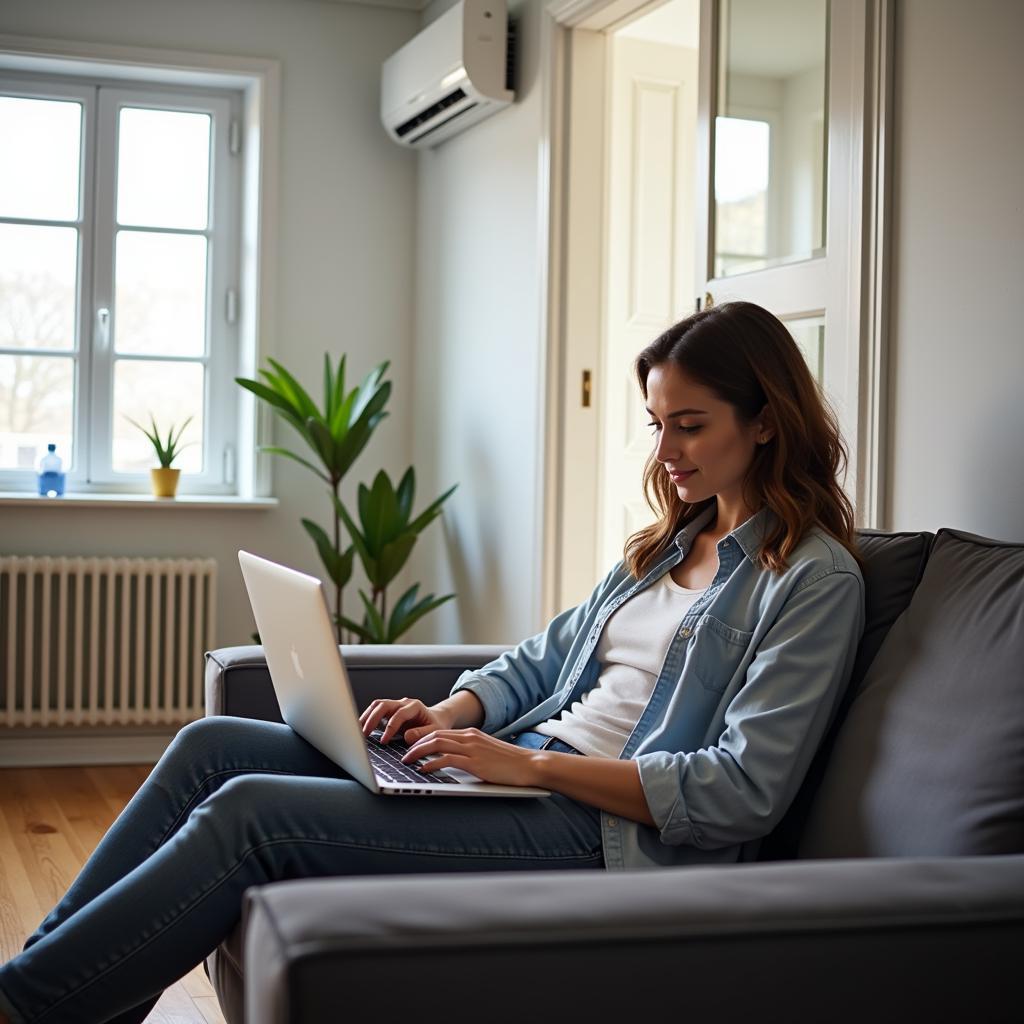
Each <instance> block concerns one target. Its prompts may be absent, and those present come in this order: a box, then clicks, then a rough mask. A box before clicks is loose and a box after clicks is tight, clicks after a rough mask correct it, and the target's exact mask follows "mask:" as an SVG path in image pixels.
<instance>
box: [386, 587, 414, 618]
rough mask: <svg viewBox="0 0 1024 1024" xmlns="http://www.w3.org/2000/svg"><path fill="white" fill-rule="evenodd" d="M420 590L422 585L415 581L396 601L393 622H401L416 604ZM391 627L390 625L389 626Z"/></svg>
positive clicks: (392, 615)
mask: <svg viewBox="0 0 1024 1024" xmlns="http://www.w3.org/2000/svg"><path fill="white" fill-rule="evenodd" d="M419 592H420V585H419V584H418V583H414V584H413V585H412V586H411V587H410V588H409V589H408V590H407V591H406V592H405V593H404V594H403V595H402V596H401V597H400V598H399V599H398V600H397V601H396V602H395V607H394V608H392V609H391V622H401V621H402V619H404V618H405V616H406V615H408V614H409V611H410V610H411V609H412V607H413V605H415V604H416V595H417V594H418V593H419ZM388 628H389V629H390V626H389V627H388Z"/></svg>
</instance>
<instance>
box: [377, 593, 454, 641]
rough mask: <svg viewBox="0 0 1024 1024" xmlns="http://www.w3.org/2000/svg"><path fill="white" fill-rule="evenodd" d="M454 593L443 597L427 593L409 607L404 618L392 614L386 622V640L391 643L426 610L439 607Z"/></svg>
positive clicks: (417, 620) (425, 612)
mask: <svg viewBox="0 0 1024 1024" xmlns="http://www.w3.org/2000/svg"><path fill="white" fill-rule="evenodd" d="M453 597H455V595H454V594H445V595H444V597H434V595H433V594H427V596H426V597H425V598H423V600H422V601H420V602H419V604H416V605H414V606H413V607H412V609H410V610H409V611H408V612H407V613H406V615H405V617H404V618H402V619H400V620H397V619H396V618H395V616H394V614H392V616H391V620H390V622H389V623H388V631H387V638H388V639H387V642H388V643H389V644H393V643H394V642H395V641H396V640H397V639H398V638H399V637H400V636H401V635H402V634H403V633H404V632H405V631H406V630H408V629H411V628H412V627H413V626H414V625H415V624H416V623H417V622H419V620H420V619H422V618H423V616H424V615H426V614H427V612H432V611H433V610H434V609H435V608H440V607H441V605H443V604H444V603H445V602H446V601H450V600H451V599H452V598H453Z"/></svg>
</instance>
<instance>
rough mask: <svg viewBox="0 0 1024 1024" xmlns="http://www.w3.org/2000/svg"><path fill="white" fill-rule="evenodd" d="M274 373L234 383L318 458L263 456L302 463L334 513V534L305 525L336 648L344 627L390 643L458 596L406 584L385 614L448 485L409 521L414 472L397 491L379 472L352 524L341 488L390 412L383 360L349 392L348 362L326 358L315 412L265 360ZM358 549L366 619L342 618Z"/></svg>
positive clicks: (362, 494) (288, 377) (275, 449)
mask: <svg viewBox="0 0 1024 1024" xmlns="http://www.w3.org/2000/svg"><path fill="white" fill-rule="evenodd" d="M268 362H269V363H270V366H271V368H272V369H270V370H262V369H261V370H260V371H259V372H260V374H261V376H262V377H263V380H262V381H260V380H249V379H247V378H244V377H236V378H235V381H236V383H238V384H239V385H240V386H241V387H243V388H245V389H246V390H247V391H251V392H252V393H253V394H254V395H256V397H257V398H259V399H260V400H261V401H264V402H266V403H267V404H268V405H269V406H270V407H271V408H272V409H273V410H274V412H275V413H276V414H277V415H278V416H280V417H281V419H283V420H284V421H285V422H286V423H288V424H289V425H290V426H292V427H293V428H294V429H295V431H296V432H297V433H298V434H299V436H300V437H301V438H302V439H303V441H305V443H306V444H307V445H308V446H309V448H310V449H311V450H312V452H313V453H314V455H315V461H310V460H309V459H308V458H303V457H302V456H301V455H298V454H297V453H295V452H293V451H291V450H289V449H288V448H283V447H279V446H276V445H267V446H261V448H260V451H264V452H268V453H270V454H272V455H280V456H284V457H286V458H289V459H292V460H293V461H295V462H298V463H299V464H300V465H303V466H305V467H306V468H307V469H308V470H310V471H311V472H312V473H314V474H315V475H316V476H317V477H319V479H320V480H322V481H323V482H324V483H325V484H326V485H327V489H328V495H329V497H330V501H331V511H332V513H333V516H332V518H333V523H332V526H333V530H332V534H333V536H328V533H327V531H326V530H324V529H323V527H321V526H320V525H319V524H318V523H315V522H313V520H311V519H303V520H302V525H303V527H304V529H305V530H306V532H307V533H308V534H309V536H310V538H311V539H312V540H313V543H314V544H315V545H316V549H317V553H318V554H319V555H320V560H321V561H322V562H323V564H324V569H325V570H326V573H327V577H328V578H329V579H330V580H331V582H332V583H333V584H334V614H333V618H334V623H335V629H336V631H337V639H338V643H342V642H343V640H344V632H343V630H348V632H349V634H350V636H355V637H358V638H359V639H360V640H361V641H372V642H376V643H392V642H394V640H396V639H397V638H398V636H399V635H400V634H401V633H403V632H404V631H405V630H407V629H408V628H409V627H410V626H412V625H413V623H414V622H416V621H417V620H418V619H420V618H421V617H422V616H423V615H425V614H426V613H427V612H429V611H432V610H433V609H434V608H436V607H438V606H439V605H441V604H443V603H444V602H445V601H448V600H450V599H451V598H453V597H454V596H455V595H454V594H447V595H445V596H444V597H440V598H436V597H435V596H434V595H433V594H427V595H426V596H425V597H423V598H420V599H419V600H417V596H418V593H419V584H416V585H415V586H413V587H410V588H409V589H408V590H407V591H406V592H405V593H404V594H403V595H402V597H401V598H399V600H398V602H397V603H396V604H395V606H394V608H393V609H392V611H391V614H390V616H388V615H387V595H386V587H387V585H388V583H390V582H391V580H392V579H393V578H394V577H395V575H396V574H397V573H398V572H399V570H400V569H401V568H402V566H403V565H404V564H405V562H406V560H407V559H408V557H409V553H410V552H411V550H412V546H413V544H414V543H415V541H416V538H417V537H418V536H419V534H420V532H421V531H422V530H423V529H424V528H425V527H426V526H427V525H429V523H431V522H433V520H434V519H435V518H436V517H437V516H438V515H440V511H441V504H442V503H443V502H444V501H445V499H446V498H447V497H448V496H449V495H450V494H451V492H452V490H454V489H455V488H454V487H453V488H452V489H451V490H449V491H448V492H447V493H445V494H444V495H443V496H442V497H440V498H439V499H438V500H437V501H435V502H434V503H433V504H432V505H431V506H430V507H429V508H428V509H427V510H426V511H425V512H423V513H421V514H420V515H419V516H417V517H415V518H411V513H412V501H413V492H414V490H415V475H414V473H413V471H412V468H411V467H410V469H409V470H407V471H406V473H405V475H404V476H403V477H402V481H401V482H400V484H399V487H398V490H397V491H396V490H395V488H394V487H393V486H392V484H391V481H390V479H389V478H388V477H387V474H382V473H378V475H377V479H376V480H375V481H374V485H373V488H371V489H369V490H368V489H367V488H366V487H365V486H363V485H360V488H359V517H360V521H361V524H362V528H361V529H360V527H358V526H356V524H355V523H354V522H353V520H352V519H351V517H350V516H349V515H348V513H347V512H346V511H345V508H344V505H342V502H341V497H340V493H339V488H340V485H341V481H342V479H343V478H344V476H345V474H346V473H347V472H348V471H349V469H350V468H351V466H352V463H353V462H354V461H355V460H356V458H357V457H358V456H359V455H360V453H361V452H362V451H363V449H364V448H365V447H366V445H367V443H368V441H369V440H370V437H371V435H372V434H373V431H374V430H375V429H376V427H377V425H378V424H379V423H380V421H381V420H382V419H384V417H385V416H387V415H388V414H387V412H385V410H384V406H385V405H386V404H387V401H388V398H389V396H390V394H391V383H390V382H389V381H385V380H384V379H383V378H384V374H385V372H386V371H387V368H388V365H389V364H388V363H387V362H384V363H381V364H380V365H379V366H377V367H375V368H374V369H373V370H371V371H370V373H368V374H367V375H366V377H365V378H364V379H363V382H362V383H361V384H360V385H359V386H358V387H355V388H353V389H352V390H351V391H348V392H347V393H346V390H345V357H344V356H341V358H340V359H339V360H338V366H337V369H335V368H334V367H333V366H332V365H331V359H330V356H329V355H328V354H326V353H325V355H324V379H323V389H324V404H323V407H322V408H321V407H318V406H317V404H316V402H314V401H313V399H312V398H311V397H310V395H309V393H308V392H307V391H306V389H305V388H303V386H302V385H301V384H300V383H299V382H298V380H296V378H295V377H294V376H293V375H292V374H291V373H289V372H288V370H286V369H285V368H284V367H283V366H282V365H281V364H280V363H279V362H277V361H276V360H273V359H269V360H268ZM343 520H344V521H345V523H346V526H347V528H348V532H349V535H350V537H351V540H352V543H350V544H345V545H343V544H342V532H341V524H342V521H343ZM357 551H358V553H359V557H360V561H361V563H362V565H363V568H364V570H365V571H366V574H367V578H368V579H369V582H370V588H371V592H372V596H371V597H369V598H368V597H367V596H366V595H365V594H364V593H363V592H362V591H360V598H361V599H362V602H363V611H364V616H363V621H362V623H359V622H356V621H355V620H354V619H352V618H348V617H346V616H345V615H344V610H343V591H344V588H345V586H346V584H347V583H348V582H349V580H350V578H351V576H352V564H353V558H354V556H355V554H356V552H357Z"/></svg>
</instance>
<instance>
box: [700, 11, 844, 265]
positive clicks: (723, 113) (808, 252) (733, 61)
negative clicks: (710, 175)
mask: <svg viewBox="0 0 1024 1024" xmlns="http://www.w3.org/2000/svg"><path fill="white" fill-rule="evenodd" d="M718 12H719V15H718V16H719V39H720V47H721V49H720V54H719V60H720V68H721V73H720V74H719V76H718V89H717V100H716V103H717V114H718V115H719V116H718V117H716V119H715V158H714V178H715V271H714V273H715V276H716V277H723V276H726V275H729V274H740V273H744V272H746V271H752V270H761V269H763V268H765V267H770V266H775V265H778V264H780V263H787V262H791V261H794V260H801V259H807V258H809V257H812V256H817V255H820V254H821V253H822V252H823V251H824V246H825V197H826V192H827V189H826V165H827V161H826V144H827V138H828V131H827V126H826V121H827V110H826V108H827V92H826V82H827V80H828V0H800V2H798V3H785V4H777V3H776V4H770V3H764V0H721V2H720V3H719V6H718ZM754 126H760V127H759V128H757V129H755V127H754Z"/></svg>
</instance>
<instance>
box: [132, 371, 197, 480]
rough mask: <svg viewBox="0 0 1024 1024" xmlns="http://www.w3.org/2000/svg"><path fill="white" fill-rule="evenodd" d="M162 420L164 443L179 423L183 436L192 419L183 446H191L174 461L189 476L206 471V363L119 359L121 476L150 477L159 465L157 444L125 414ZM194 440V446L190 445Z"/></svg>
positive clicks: (158, 422) (140, 419)
mask: <svg viewBox="0 0 1024 1024" xmlns="http://www.w3.org/2000/svg"><path fill="white" fill-rule="evenodd" d="M150 414H152V415H153V417H154V418H155V419H156V425H157V428H158V433H159V435H160V438H161V440H163V441H166V440H167V432H168V430H169V428H170V427H171V426H172V425H173V426H174V432H175V434H177V432H178V429H179V428H180V426H181V424H182V423H184V422H185V420H186V419H188V417H189V416H192V417H193V419H192V422H191V423H190V424H189V425H188V426H187V427H186V428H185V433H184V434H183V435H182V444H188V447H187V448H184V449H183V450H182V452H181V455H180V456H179V457H178V458H176V459H175V460H174V466H175V467H176V468H177V469H180V470H181V471H182V472H183V473H201V472H202V470H203V448H202V441H203V366H202V364H200V363H166V362H157V361H155V360H153V361H150V360H135V359H119V360H118V361H117V363H115V365H114V423H113V433H114V452H113V464H114V470H115V472H118V473H145V472H148V471H149V470H150V469H151V468H152V467H153V466H157V465H159V463H158V462H157V458H156V452H155V451H154V449H153V446H152V444H150V442H149V440H148V439H147V438H146V436H145V434H143V433H142V432H141V431H140V430H138V429H137V428H136V427H133V426H132V425H131V424H130V423H129V422H128V421H127V420H126V419H125V416H130V417H131V418H132V419H133V420H135V421H136V422H138V423H141V424H142V425H143V426H144V427H146V429H147V430H149V431H152V429H153V427H152V424H151V423H150V421H149V417H150ZM189 442H194V443H189Z"/></svg>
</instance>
